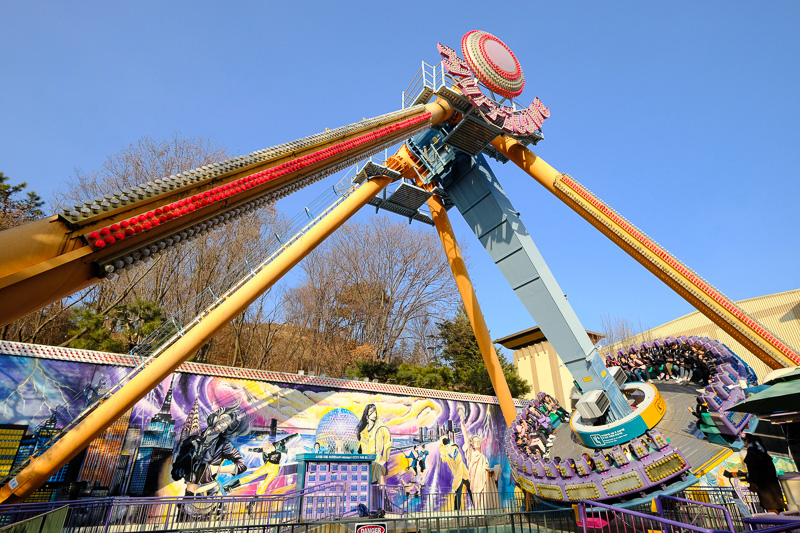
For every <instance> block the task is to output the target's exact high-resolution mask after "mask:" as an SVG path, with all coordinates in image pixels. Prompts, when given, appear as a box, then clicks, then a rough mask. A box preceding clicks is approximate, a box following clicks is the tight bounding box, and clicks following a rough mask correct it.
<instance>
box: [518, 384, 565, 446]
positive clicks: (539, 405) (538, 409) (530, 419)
mask: <svg viewBox="0 0 800 533" xmlns="http://www.w3.org/2000/svg"><path fill="white" fill-rule="evenodd" d="M550 415H553V418H555V419H557V420H560V421H561V422H566V421H567V420H569V413H568V412H567V410H566V409H564V408H563V407H561V404H559V402H558V400H557V399H555V398H553V397H552V396H550V395H549V394H546V393H539V397H538V398H537V399H535V400H533V401H532V402H531V404H530V405H529V406H528V409H527V412H526V413H525V418H523V419H521V420H520V421H519V422H517V423H516V425H515V426H514V438H515V441H516V444H517V447H518V448H519V449H520V451H522V452H524V453H526V454H528V455H529V456H530V457H533V458H535V459H541V458H543V457H546V456H547V454H548V450H549V449H550V446H552V444H553V440H555V434H554V433H553V430H554V427H553V421H552V420H551V416H550Z"/></svg>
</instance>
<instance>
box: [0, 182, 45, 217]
mask: <svg viewBox="0 0 800 533" xmlns="http://www.w3.org/2000/svg"><path fill="white" fill-rule="evenodd" d="M10 182H11V178H9V177H8V176H6V175H5V174H3V173H2V172H0V230H4V229H7V228H11V227H14V226H18V225H20V224H23V223H25V222H30V221H32V220H36V219H39V218H41V217H42V216H43V215H44V213H43V212H42V210H41V209H40V207H42V206H43V205H44V202H43V201H42V199H41V197H40V196H39V195H38V194H36V193H35V192H34V191H27V192H26V197H25V198H24V199H22V200H18V199H17V195H18V194H19V193H21V192H23V191H25V188H26V187H27V186H28V184H27V183H26V182H24V181H23V182H22V183H18V184H16V185H12V184H11V183H10Z"/></svg>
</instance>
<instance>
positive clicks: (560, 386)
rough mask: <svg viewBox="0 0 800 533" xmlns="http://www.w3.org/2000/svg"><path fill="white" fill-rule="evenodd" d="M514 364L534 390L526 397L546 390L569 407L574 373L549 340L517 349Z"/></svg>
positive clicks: (531, 396) (520, 375)
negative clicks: (568, 368)
mask: <svg viewBox="0 0 800 533" xmlns="http://www.w3.org/2000/svg"><path fill="white" fill-rule="evenodd" d="M514 366H515V367H516V368H517V373H518V374H519V377H521V378H522V379H524V380H525V381H527V382H528V384H529V385H530V386H531V389H532V392H531V393H530V394H529V395H527V396H526V398H533V397H534V396H536V394H538V393H539V392H546V393H547V394H549V395H551V396H553V397H554V398H556V399H557V400H558V401H559V403H561V405H564V406H565V407H567V408H569V405H570V402H569V393H570V390H572V374H571V373H570V372H569V370H567V367H566V365H564V362H563V361H562V360H561V357H559V356H558V354H557V353H556V351H555V350H554V349H553V347H552V346H551V345H550V343H549V342H547V341H542V342H537V343H535V344H531V345H528V346H524V347H522V348H520V349H518V350H515V351H514Z"/></svg>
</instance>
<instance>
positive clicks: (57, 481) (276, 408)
mask: <svg viewBox="0 0 800 533" xmlns="http://www.w3.org/2000/svg"><path fill="white" fill-rule="evenodd" d="M12 344H13V343H0V476H2V475H5V474H6V473H7V472H8V471H9V469H10V468H11V467H12V466H13V465H14V464H17V463H19V462H20V461H22V460H24V459H25V458H27V457H28V456H29V455H30V454H31V453H32V452H33V451H34V450H36V449H41V448H42V447H44V446H46V442H47V440H48V439H49V436H50V435H52V434H53V433H54V432H55V431H57V429H58V428H60V427H63V425H64V424H65V422H66V421H68V420H70V419H71V418H73V417H74V416H76V415H77V414H78V413H80V411H81V410H83V409H84V408H85V406H86V405H88V404H89V403H91V402H93V401H94V399H96V398H97V396H98V395H102V393H103V391H104V390H105V389H107V387H108V386H109V384H113V383H115V382H117V381H119V380H120V379H121V378H122V376H124V375H125V374H127V373H128V372H129V370H130V369H129V368H128V367H125V366H120V365H108V364H98V363H97V362H92V361H91V360H92V359H93V358H95V356H93V355H92V354H91V352H81V353H82V354H83V357H82V361H79V360H75V359H78V358H72V357H71V356H70V352H71V351H70V350H59V354H60V355H59V357H61V358H62V359H72V360H57V359H49V358H44V357H32V356H30V354H28V355H26V356H19V355H9V354H8V352H9V351H11V352H14V350H7V349H6V350H4V349H3V348H4V347H8V346H9V345H12ZM16 346H17V347H19V346H23V345H16ZM54 350H57V349H54ZM3 352H6V353H3ZM16 353H21V352H19V350H16ZM87 354H88V355H87ZM98 357H99V356H98ZM184 367H187V368H189V369H190V370H191V369H194V370H200V371H202V372H203V374H200V373H192V372H189V371H182V372H176V373H174V374H173V375H172V376H170V378H168V379H167V380H165V381H164V382H163V383H161V384H160V385H159V386H158V387H157V388H156V389H154V390H153V391H152V392H151V393H149V394H148V395H147V396H146V397H145V398H144V399H143V400H142V401H140V402H139V403H137V404H136V406H135V407H134V408H133V409H131V411H129V412H128V413H126V415H125V416H123V417H122V418H120V419H119V420H118V421H117V422H115V424H114V425H113V426H112V427H110V428H109V429H108V430H107V431H106V432H105V433H103V434H102V435H101V436H100V437H99V438H98V439H96V440H95V441H94V442H93V443H92V444H91V445H90V446H89V447H88V448H87V449H86V450H85V451H84V452H83V453H81V454H80V455H78V456H77V457H76V458H75V459H73V460H72V461H71V462H70V463H69V464H68V465H66V466H65V467H64V468H62V470H61V471H60V472H59V473H58V474H56V475H54V476H53V477H52V478H51V479H50V480H49V481H48V483H47V484H46V485H45V487H43V488H42V489H41V490H40V491H38V492H37V493H36V494H35V495H34V498H33V499H37V500H50V499H67V498H75V497H89V496H93V497H99V496H108V495H111V496H114V495H129V496H155V495H158V496H174V495H183V494H220V493H227V494H248V495H250V494H280V493H282V492H286V491H289V490H292V489H294V487H295V483H296V482H297V479H296V478H297V460H296V457H297V455H298V454H301V453H309V452H318V453H326V452H328V453H344V454H354V453H365V454H375V456H376V462H375V467H374V468H373V470H372V479H371V481H372V483H374V484H379V485H386V486H387V487H402V488H403V491H404V492H405V494H409V493H411V494H416V495H418V496H426V495H430V494H439V493H450V492H453V491H455V492H456V497H455V498H452V497H451V498H443V499H441V501H440V502H439V503H438V504H437V505H438V506H439V508H440V509H442V510H447V509H448V508H453V507H456V508H457V507H463V508H469V507H470V506H472V505H474V502H475V501H486V495H488V494H492V495H494V493H497V492H499V493H500V495H498V496H499V497H500V498H504V499H505V498H507V497H511V495H512V494H513V492H514V487H513V485H512V484H511V480H510V477H509V468H508V462H507V459H506V456H505V453H504V450H503V448H502V446H503V445H502V442H503V438H502V437H503V432H504V430H505V423H504V420H503V417H502V414H501V412H500V408H499V406H498V405H497V404H496V403H495V400H494V399H493V398H489V397H483V396H474V395H465V394H457V393H447V392H442V391H422V390H420V389H407V388H404V387H396V386H390V385H385V384H372V383H370V384H367V383H363V382H346V381H341V380H330V379H323V378H308V377H306V378H304V379H303V378H300V377H299V376H293V375H283V374H276V373H261V375H269V376H271V377H273V378H280V377H281V376H283V378H285V381H281V380H280V379H270V380H269V381H267V380H260V379H241V378H238V377H227V376H226V377H222V376H220V375H219V374H223V375H224V374H227V375H231V376H235V375H237V374H238V375H259V373H257V372H254V371H247V370H237V369H224V368H223V369H221V368H219V367H208V366H205V365H192V364H188V365H184ZM184 367H182V368H184ZM215 373H216V374H217V375H213V374H215ZM320 383H330V384H331V385H330V386H324V385H320ZM337 385H338V386H337ZM353 389H362V390H353ZM410 393H413V394H414V395H409V394H410ZM494 497H495V498H497V496H494ZM429 501H430V499H429Z"/></svg>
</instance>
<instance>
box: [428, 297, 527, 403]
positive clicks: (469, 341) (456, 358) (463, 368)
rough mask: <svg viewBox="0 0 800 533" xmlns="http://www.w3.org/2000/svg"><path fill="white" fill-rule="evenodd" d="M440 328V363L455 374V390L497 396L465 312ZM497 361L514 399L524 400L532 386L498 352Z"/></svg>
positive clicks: (441, 323) (453, 383)
mask: <svg viewBox="0 0 800 533" xmlns="http://www.w3.org/2000/svg"><path fill="white" fill-rule="evenodd" d="M437 326H438V328H439V334H438V339H439V341H440V343H441V355H440V357H441V359H442V361H441V362H442V363H443V364H444V365H445V366H446V367H448V368H449V370H450V371H451V372H452V387H453V389H454V390H459V391H463V392H473V393H476V394H487V395H490V396H494V394H495V392H494V388H493V387H492V382H491V380H490V379H489V372H488V371H487V369H486V364H485V363H484V362H483V357H482V356H481V351H480V349H479V348H478V341H477V339H476V338H475V333H474V332H473V331H472V325H471V324H470V322H469V318H468V317H467V313H466V311H465V310H464V308H463V307H461V308H460V309H459V310H458V313H457V314H456V316H455V318H453V319H452V320H445V321H443V322H439V323H438V324H437ZM497 357H498V359H499V360H500V366H501V368H502V369H503V374H504V375H505V378H506V381H507V382H508V388H509V390H510V391H511V395H512V396H514V397H521V396H524V395H525V394H527V393H529V392H530V390H531V389H530V386H529V385H528V383H526V382H525V381H524V380H523V379H521V378H520V377H519V376H518V375H517V372H516V370H515V369H514V365H513V364H511V363H509V362H508V361H507V360H506V358H505V356H504V355H503V354H502V352H500V351H499V350H498V352H497Z"/></svg>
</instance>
